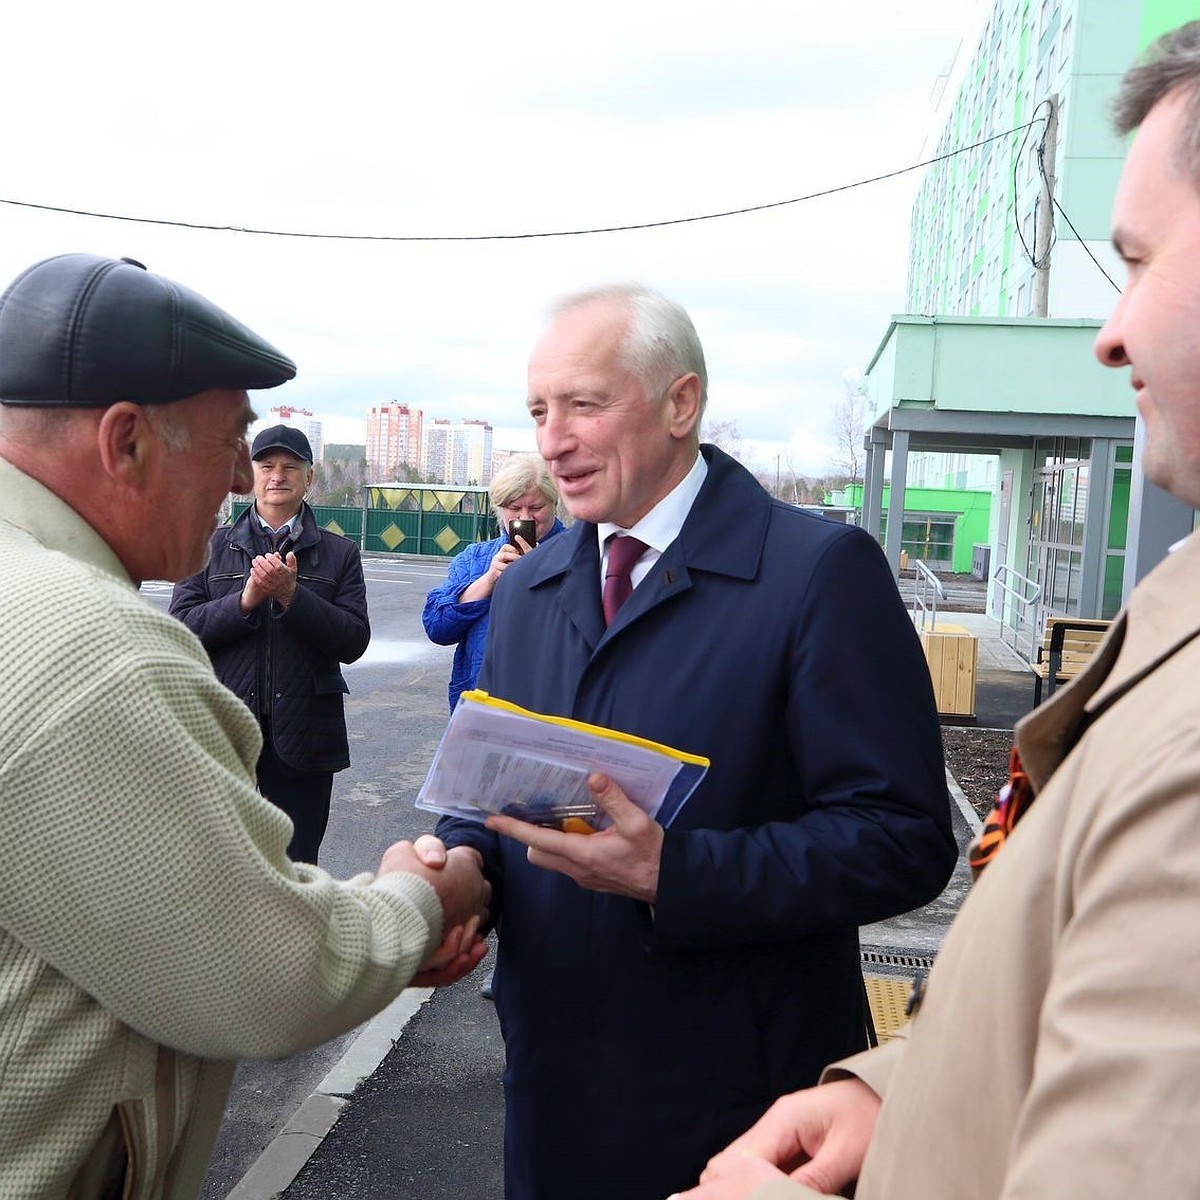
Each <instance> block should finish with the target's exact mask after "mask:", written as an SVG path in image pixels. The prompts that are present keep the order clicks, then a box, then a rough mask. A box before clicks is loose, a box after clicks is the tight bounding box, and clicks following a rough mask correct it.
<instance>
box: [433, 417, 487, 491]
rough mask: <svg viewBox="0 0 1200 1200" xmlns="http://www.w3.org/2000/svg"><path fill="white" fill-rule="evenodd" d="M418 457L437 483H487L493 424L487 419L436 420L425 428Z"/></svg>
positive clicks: (483, 485)
mask: <svg viewBox="0 0 1200 1200" xmlns="http://www.w3.org/2000/svg"><path fill="white" fill-rule="evenodd" d="M423 440H424V446H423V448H422V453H421V461H422V463H423V464H424V468H423V469H424V471H425V474H426V475H427V476H429V477H430V478H432V479H436V480H437V481H438V482H440V483H449V484H455V485H458V486H469V487H486V486H487V485H488V484H489V483H491V481H492V427H491V425H489V424H488V423H487V422H486V421H459V422H457V423H454V422H451V421H445V420H435V421H434V422H433V424H432V425H428V426H426V428H425V432H424V438H423Z"/></svg>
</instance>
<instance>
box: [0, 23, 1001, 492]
mask: <svg viewBox="0 0 1200 1200" xmlns="http://www.w3.org/2000/svg"><path fill="white" fill-rule="evenodd" d="M977 7H978V4H977V0H909V2H907V3H901V2H898V0H860V3H858V4H856V5H854V6H852V8H851V9H847V8H846V7H845V6H833V5H823V4H822V5H818V4H803V5H800V4H797V3H795V0H742V2H741V3H739V4H736V5H734V4H729V3H726V2H724V0H689V2H688V3H684V2H683V0H657V2H656V3H653V4H649V3H646V2H645V0H636V2H635V0H610V3H608V4H607V5H605V6H604V7H603V9H595V10H581V9H578V8H573V7H571V6H564V5H562V4H561V3H557V2H556V3H553V4H552V3H550V2H549V0H514V2H513V3H510V4H508V5H494V4H485V3H482V2H480V0H469V2H467V0H464V2H461V3H459V4H456V5H445V6H432V5H430V6H422V7H421V8H419V9H418V8H417V6H407V5H393V6H390V7H388V6H378V5H375V4H367V3H365V0H344V2H343V3H341V4H339V5H336V6H332V7H329V6H327V7H325V8H320V9H313V8H311V7H306V6H296V5H292V4H284V3H282V2H280V0H257V2H256V3H254V4H247V3H245V2H244V0H236V3H235V2H234V0H211V2H210V3H208V4H206V5H205V6H204V8H203V9H202V10H190V9H181V8H178V7H172V6H169V5H167V6H164V5H162V4H160V3H158V2H157V0H155V2H154V3H150V0H114V3H111V4H108V5H102V6H96V5H93V4H84V3H82V2H81V0H71V2H68V3H66V4H64V5H57V6H34V5H25V6H20V7H19V9H18V10H16V11H15V12H14V13H12V14H9V18H8V21H7V23H6V33H5V42H6V50H7V51H8V53H7V55H6V68H5V87H6V92H7V94H8V95H10V96H21V97H23V98H24V99H25V103H24V104H23V106H22V109H21V112H20V114H19V115H14V117H13V118H12V119H11V120H10V121H9V122H8V123H7V124H6V127H5V180H6V183H5V184H4V186H3V191H4V198H6V199H20V200H26V201H31V202H35V203H40V204H47V205H57V206H61V207H67V208H75V209H85V210H98V211H105V212H115V213H122V214H127V215H133V216H142V217H148V218H162V219H168V220H173V221H182V222H196V223H211V224H217V225H236V226H243V227H257V228H268V229H282V230H300V231H305V230H307V231H325V232H339V233H354V234H383V235H391V236H405V237H413V236H448V235H463V234H486V233H509V234H512V233H520V232H530V231H537V230H546V229H558V230H561V229H579V228H587V227H593V226H601V225H603V226H607V225H615V224H628V223H639V222H645V221H661V220H669V219H672V218H679V217H686V216H695V215H700V214H705V213H711V212H716V211H722V210H726V209H737V208H742V207H746V206H750V205H755V204H761V203H766V202H772V201H777V200H786V199H790V198H792V197H797V196H802V195H805V194H807V193H810V192H814V191H820V190H823V189H828V188H833V187H838V186H840V185H844V184H847V183H850V182H853V181H855V180H858V179H863V178H866V177H869V176H872V175H875V174H879V173H882V172H886V171H892V170H896V169H899V168H901V167H904V166H906V165H909V164H911V163H913V162H915V161H916V160H917V158H918V156H919V154H920V151H921V148H922V145H923V143H924V141H925V137H926V134H927V132H928V128H927V123H928V120H929V106H928V101H929V97H930V94H931V92H932V90H933V87H934V83H935V80H936V77H937V75H938V74H939V73H940V72H944V71H947V70H948V69H949V67H950V64H951V60H952V58H953V55H954V53H955V51H956V48H957V46H958V43H959V40H960V37H961V35H962V34H963V33H964V32H965V31H966V30H967V29H968V28H969V27H971V26H972V25H973V23H974V19H975V14H976V10H977ZM916 183H917V176H916V175H907V176H904V177H902V178H900V179H896V180H892V181H890V182H886V183H880V184H875V185H872V186H870V187H865V188H860V189H857V190H854V191H846V192H841V193H840V194H838V195H834V196H829V197H826V198H823V199H820V200H813V201H808V202H805V203H800V204H792V205H787V206H783V207H779V208H775V209H771V210H768V211H766V212H760V213H754V214H749V215H744V216H736V217H729V218H725V219H723V220H717V221H697V222H694V223H690V224H683V225H677V226H671V227H667V228H660V229H647V230H640V231H636V232H628V233H609V234H597V235H592V236H584V237H566V238H555V239H530V240H505V241H476V242H467V243H451V242H420V241H417V242H382V241H363V242H354V241H324V240H317V239H308V238H287V237H260V236H249V235H243V234H237V233H231V232H202V231H197V230H188V229H182V228H169V227H160V226H156V225H149V224H140V223H125V222H110V221H102V220H97V219H92V218H86V217H80V216H68V215H63V214H54V213H46V212H38V211H35V210H31V209H28V208H20V207H12V206H8V205H0V277H2V278H11V277H12V276H13V275H15V274H16V273H17V272H18V271H20V270H21V269H23V268H24V267H25V266H27V265H29V263H31V262H33V261H35V260H37V259H38V258H40V257H44V256H46V255H49V254H54V253H61V252H64V251H69V250H88V251H93V252H96V253H102V254H112V255H122V254H127V255H131V256H133V257H135V258H138V259H140V260H141V261H143V262H145V263H146V264H147V265H148V266H149V267H150V268H151V269H153V270H157V271H160V272H162V273H163V274H165V275H168V276H171V277H173V278H176V279H178V280H180V281H181V282H184V283H187V284H188V285H189V286H191V287H194V288H196V289H197V290H199V291H201V292H203V293H205V294H206V295H209V296H211V297H212V299H214V300H215V301H217V302H218V303H220V304H222V305H223V306H225V307H226V308H228V309H229V310H230V311H231V312H232V313H233V314H234V315H235V316H237V317H238V318H239V319H241V320H243V321H245V322H246V323H247V324H248V325H250V326H251V327H253V328H255V329H257V330H258V331H259V332H261V333H262V334H263V335H264V336H266V337H268V338H269V339H270V340H272V341H273V342H275V343H276V344H277V345H278V346H279V347H280V348H281V349H282V350H284V351H285V352H286V353H288V354H290V355H291V356H292V357H294V358H295V359H296V360H297V363H298V364H299V369H300V370H299V375H298V378H297V379H296V381H295V382H294V383H292V384H289V385H287V386H286V387H285V388H283V389H280V390H279V391H278V392H277V393H274V394H270V395H267V396H262V397H259V398H258V399H257V403H258V405H259V407H260V408H264V409H265V408H266V407H268V406H269V405H271V404H274V403H279V402H283V403H289V404H292V405H295V406H297V407H304V408H308V409H310V410H312V411H314V412H316V413H318V414H319V415H321V416H322V417H323V418H325V420H326V421H327V423H328V425H327V428H328V429H330V430H332V429H334V428H338V429H342V430H345V429H353V428H355V427H356V426H355V423H361V422H362V420H363V418H364V417H365V414H366V411H367V409H368V408H369V407H370V405H371V404H373V403H379V402H381V401H384V400H392V399H394V400H400V401H406V402H409V403H414V404H417V405H420V406H422V407H424V408H425V409H426V410H427V412H429V413H430V414H431V415H437V416H447V417H452V418H458V417H477V418H485V419H488V420H490V421H491V422H492V423H493V425H495V426H496V427H497V432H496V444H497V445H498V446H505V447H507V446H512V447H514V448H531V447H532V438H531V437H530V436H529V431H528V428H527V426H526V425H525V422H524V405H523V398H524V361H525V355H526V352H527V350H528V347H529V345H530V342H531V340H532V337H533V332H534V330H535V328H536V323H537V320H538V317H539V315H540V313H541V311H542V310H543V307H544V305H545V303H546V301H547V300H548V299H549V298H550V297H551V296H553V295H555V294H557V293H559V292H561V291H565V290H569V289H572V288H575V287H580V286H586V285H589V284H593V283H598V282H602V281H605V280H612V279H643V280H645V281H647V282H649V283H651V284H653V285H655V286H658V287H660V288H661V289H662V290H664V291H666V292H667V293H668V294H670V295H673V296H675V297H676V298H677V299H679V300H680V301H681V302H683V303H684V304H685V305H686V306H687V307H688V308H689V310H690V311H691V312H692V314H693V316H694V318H695V320H696V323H697V326H698V328H699V330H700V333H701V337H702V339H703V340H704V342H705V346H706V352H707V354H708V357H709V360H710V370H711V375H712V384H713V387H712V394H713V400H712V405H713V408H712V411H713V414H714V416H719V417H720V418H724V419H733V420H736V421H737V422H738V423H739V425H740V427H741V430H742V433H743V435H744V437H745V438H746V439H747V442H748V443H753V444H754V445H755V446H756V447H761V454H762V455H763V457H764V459H765V460H771V461H773V458H774V456H775V455H776V454H777V455H780V456H781V457H782V456H784V455H789V456H791V458H792V460H793V463H794V465H795V468H796V470H798V471H800V472H802V473H823V472H824V471H825V469H826V468H827V466H828V464H829V460H830V458H831V455H832V448H831V445H830V443H831V438H830V436H829V424H830V420H829V416H828V413H829V411H830V409H831V408H832V407H833V406H834V405H836V404H837V403H838V401H839V400H840V398H841V395H842V389H843V385H842V382H841V376H842V372H843V371H844V370H845V369H846V368H847V367H848V366H851V365H856V364H858V365H861V364H863V363H865V362H866V361H867V360H868V359H869V357H870V355H871V353H872V352H873V351H874V348H875V345H876V343H877V342H878V340H879V338H880V336H881V335H882V334H883V332H884V330H885V329H886V327H887V322H888V319H889V317H890V315H891V314H892V313H893V312H894V311H898V310H900V309H901V308H902V307H903V302H904V288H905V271H906V264H907V239H908V219H909V206H910V203H911V197H912V195H913V192H914V190H915V187H916ZM327 436H328V437H329V438H330V440H342V437H343V434H341V433H339V434H338V435H337V436H333V435H332V434H327ZM772 447H774V448H775V449H774V451H772V449H771V448H772Z"/></svg>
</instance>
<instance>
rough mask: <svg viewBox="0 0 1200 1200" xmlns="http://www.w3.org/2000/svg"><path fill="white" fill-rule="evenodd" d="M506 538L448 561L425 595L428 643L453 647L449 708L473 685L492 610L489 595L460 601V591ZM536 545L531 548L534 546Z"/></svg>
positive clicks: (558, 528)
mask: <svg viewBox="0 0 1200 1200" xmlns="http://www.w3.org/2000/svg"><path fill="white" fill-rule="evenodd" d="M563 528H564V526H563V523H562V522H561V521H555V522H554V524H553V525H551V526H550V531H549V532H548V533H547V534H546V536H545V537H544V538H542V540H541V542H540V543H538V544H539V545H542V544H544V543H545V542H546V541H547V540H548V539H549V538H552V537H554V536H555V534H559V533H562V531H563ZM506 541H508V535H507V534H503V533H502V534H501V535H500V536H499V537H494V538H492V539H491V541H488V542H475V543H474V544H473V545H470V546H468V547H467V548H466V549H465V550H463V551H461V552H460V553H458V554H456V555H455V556H454V557H453V558H452V559H451V560H450V567H449V569H448V570H447V572H446V581H445V583H441V584H439V585H438V586H437V587H435V588H431V589H430V592H429V595H428V596H426V597H425V608H424V611H423V612H422V613H421V623H422V624H423V625H424V626H425V633H426V635H427V636H428V638H429V640H430V641H431V642H436V643H437V644H438V645H439V646H454V647H455V650H454V663H453V665H452V666H451V668H450V687H449V695H450V711H451V712H453V711H454V706H455V705H456V704H457V703H458V698H459V696H461V695H462V693H463V692H465V691H466V690H467V689H468V688H473V687H474V686H475V680H476V679H478V678H479V669H480V667H481V666H482V665H483V648H484V645H485V643H486V642H487V631H488V614H489V613H490V612H491V611H492V598H491V596H485V597H484V598H483V599H482V600H465V601H463V600H459V596H461V595H462V594H463V592H465V591H466V590H467V588H469V587H470V586H471V584H473V583H474V582H475V580H477V579H478V578H479V577H480V576H481V575H483V574H485V573H486V572H487V569H488V568H489V567H490V566H491V565H492V559H493V558H495V557H496V555H497V554H499V553H500V548H501V546H503V545H504V543H505V542H506ZM536 548H537V547H534V549H536Z"/></svg>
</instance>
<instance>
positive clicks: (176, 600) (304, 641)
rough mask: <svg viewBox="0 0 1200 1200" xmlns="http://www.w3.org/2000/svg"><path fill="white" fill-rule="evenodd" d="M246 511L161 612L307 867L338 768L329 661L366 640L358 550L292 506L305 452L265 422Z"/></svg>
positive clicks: (336, 678)
mask: <svg viewBox="0 0 1200 1200" xmlns="http://www.w3.org/2000/svg"><path fill="white" fill-rule="evenodd" d="M250 457H251V459H252V460H253V468H254V503H253V504H252V505H251V506H250V507H249V508H248V509H247V510H246V511H245V512H244V513H243V514H242V515H241V517H239V518H238V520H237V521H235V522H234V523H233V524H232V525H225V526H222V527H221V528H220V529H218V530H217V531H216V533H214V534H213V539H212V548H211V550H212V553H211V556H210V559H209V563H208V566H207V567H205V568H204V570H203V571H200V572H198V573H197V574H195V575H192V576H190V577H189V578H187V579H184V580H182V581H181V582H179V583H177V584H176V585H175V590H174V593H173V594H172V596H171V609H170V611H171V614H172V615H173V616H176V617H178V618H179V619H180V620H181V621H182V622H183V623H184V624H185V625H186V626H187V627H188V628H189V629H190V630H191V631H192V632H193V633H194V634H195V635H196V636H197V637H198V638H199V639H200V640H201V642H203V643H204V648H205V649H206V650H207V651H208V655H209V658H211V659H212V663H213V667H214V669H215V670H216V673H217V676H218V678H219V679H220V680H221V682H222V683H223V684H225V686H226V687H228V688H229V689H230V690H231V691H233V692H236V693H237V695H238V696H239V697H241V699H242V700H243V701H244V702H245V704H246V705H247V706H248V707H249V708H250V710H251V711H252V712H253V713H254V715H255V716H256V717H257V718H258V721H259V724H260V725H261V727H262V733H263V749H262V754H261V755H260V757H259V760H258V787H259V790H260V791H261V792H262V794H263V795H264V796H266V797H267V799H268V800H270V801H271V802H272V803H273V804H275V805H277V806H278V807H279V808H281V809H283V811H284V812H286V813H287V814H288V816H289V817H291V819H292V824H293V826H294V828H295V832H294V834H293V836H292V840H291V843H290V844H289V846H288V857H289V858H291V859H292V860H293V861H295V862H308V863H315V862H316V861H317V851H318V850H319V849H320V846H321V839H322V838H323V837H324V836H325V827H326V825H327V824H328V822H329V800H330V796H331V794H332V791H333V775H334V772H335V771H341V770H343V769H345V768H346V767H348V766H349V765H350V749H349V743H348V741H347V738H346V716H345V708H344V701H343V697H344V695H345V693H346V692H347V691H348V690H349V689H348V688H347V686H346V681H345V678H344V677H343V675H342V670H341V664H342V663H351V662H354V661H355V660H356V659H358V658H360V657H361V656H362V654H363V652H364V651H365V650H366V648H367V643H368V642H369V641H370V639H371V627H370V624H369V623H368V620H367V589H366V583H365V582H364V580H363V573H362V559H361V557H360V556H359V552H358V547H357V546H355V544H354V543H353V542H351V541H349V540H348V539H347V538H344V537H341V536H340V535H338V534H336V533H331V532H330V531H329V530H326V529H322V528H320V527H319V526H318V524H317V520H316V517H315V516H314V514H313V511H312V509H311V508H310V507H309V506H308V505H307V504H305V503H304V496H305V493H306V492H307V491H308V488H309V485H310V484H311V483H312V475H313V466H312V448H311V447H310V445H309V441H308V438H307V437H305V436H304V434H303V432H301V431H300V430H299V429H294V428H292V427H291V426H288V425H274V426H272V427H271V428H269V429H264V430H263V431H262V432H261V433H259V435H258V436H257V437H256V438H255V439H254V444H253V445H252V446H251V448H250Z"/></svg>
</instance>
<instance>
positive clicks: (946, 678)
mask: <svg viewBox="0 0 1200 1200" xmlns="http://www.w3.org/2000/svg"><path fill="white" fill-rule="evenodd" d="M921 646H922V648H923V649H924V651H925V661H926V662H927V663H928V664H929V676H930V678H931V679H932V680H933V694H934V698H935V699H936V700H937V710H938V714H939V715H945V716H962V717H973V716H974V715H975V666H976V663H977V661H978V658H979V639H978V638H977V637H976V636H975V634H973V633H965V632H963V633H957V632H939V631H937V630H931V631H929V632H927V633H922V634H921Z"/></svg>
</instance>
